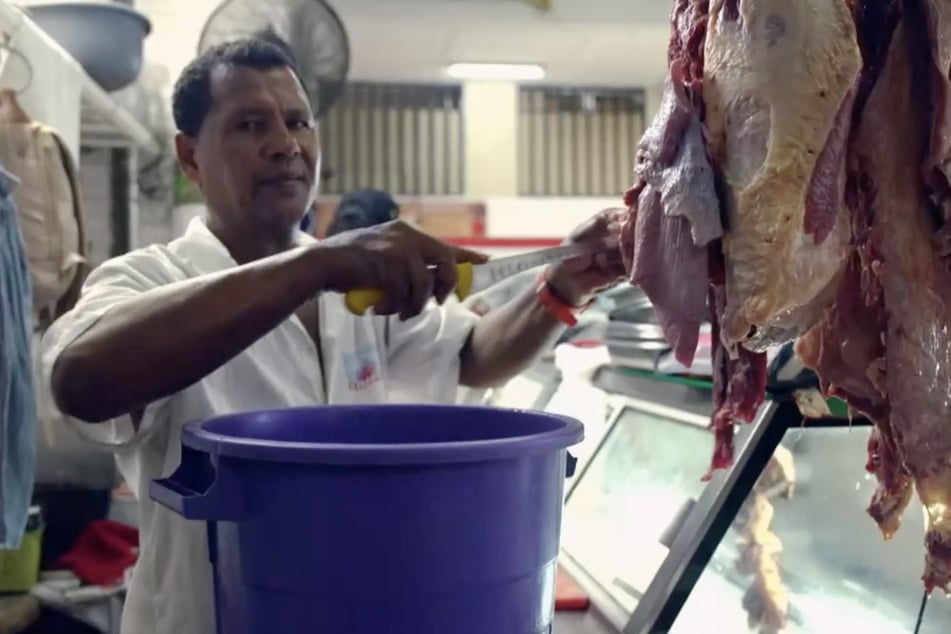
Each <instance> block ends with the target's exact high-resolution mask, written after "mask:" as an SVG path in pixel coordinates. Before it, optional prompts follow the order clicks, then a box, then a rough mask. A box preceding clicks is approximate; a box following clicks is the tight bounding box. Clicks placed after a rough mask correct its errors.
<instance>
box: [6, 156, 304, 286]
mask: <svg viewBox="0 0 951 634" xmlns="http://www.w3.org/2000/svg"><path fill="white" fill-rule="evenodd" d="M0 176H2V172H0ZM0 186H2V182H0ZM315 242H317V239H316V238H315V237H313V236H311V235H309V234H307V233H304V232H303V231H298V232H297V233H296V235H295V236H294V243H295V244H296V245H297V246H305V245H307V244H313V243H315ZM180 245H181V247H182V254H183V255H184V256H185V257H187V258H188V260H189V261H191V262H192V264H194V265H195V266H196V267H197V268H198V269H199V270H200V271H201V272H202V273H216V272H218V271H224V270H227V269H233V268H235V267H237V266H238V263H237V262H236V261H235V260H234V258H233V257H231V253H229V252H228V248H227V247H226V246H225V245H224V243H222V242H221V240H219V239H218V238H217V236H215V234H213V233H212V232H211V229H209V228H208V225H207V224H206V223H205V219H204V218H202V217H200V216H199V217H197V218H192V220H191V221H190V222H189V223H188V227H187V228H186V229H185V235H184V236H182V238H181V240H180Z"/></svg>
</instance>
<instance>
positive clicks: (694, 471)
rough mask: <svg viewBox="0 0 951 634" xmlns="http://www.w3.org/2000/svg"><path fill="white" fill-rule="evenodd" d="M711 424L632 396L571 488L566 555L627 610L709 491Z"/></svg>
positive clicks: (565, 530)
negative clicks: (679, 528) (673, 535)
mask: <svg viewBox="0 0 951 634" xmlns="http://www.w3.org/2000/svg"><path fill="white" fill-rule="evenodd" d="M706 423H707V421H706V419H705V418H703V417H700V416H697V415H694V414H689V413H686V412H677V411H676V410H667V409H665V408H664V407H663V406H658V405H657V404H654V403H650V402H644V401H635V400H626V401H625V402H624V404H623V405H622V406H620V407H619V408H618V409H617V411H616V413H615V415H614V420H613V422H612V423H611V425H610V428H609V430H608V431H607V433H606V434H605V435H604V437H603V439H602V441H601V443H600V444H599V446H598V447H597V449H596V451H595V452H594V454H593V455H592V456H591V458H590V460H589V461H588V462H587V464H586V465H585V466H584V468H583V469H582V470H580V472H579V473H578V474H577V476H576V477H577V482H576V483H575V484H574V486H573V487H572V488H571V490H570V492H569V495H568V499H567V501H566V505H565V515H564V521H563V523H562V538H561V543H562V551H563V552H562V561H563V562H564V561H566V560H569V561H570V562H572V564H573V565H569V568H572V567H574V568H576V569H580V572H582V573H583V575H584V576H585V577H586V578H587V579H590V580H591V581H592V582H594V583H596V584H597V585H598V586H599V588H600V590H601V591H602V592H603V593H605V594H606V595H607V596H608V597H609V598H610V599H611V600H612V601H613V602H614V603H615V604H616V606H617V607H618V608H619V611H621V612H624V613H626V614H627V615H629V614H630V613H631V612H633V610H634V609H635V608H636V606H637V603H638V600H639V599H640V597H641V596H642V594H643V592H644V590H645V589H646V588H647V586H648V585H649V584H650V582H651V579H652V578H653V576H654V574H655V572H656V571H657V568H658V567H659V566H660V564H661V562H662V561H663V560H664V558H665V557H666V556H667V553H668V547H667V546H666V545H665V543H667V541H668V536H669V534H670V531H671V530H672V528H674V527H676V526H677V525H678V524H679V522H680V521H681V520H682V517H683V514H684V513H685V512H686V511H688V510H689V509H690V508H691V506H692V504H693V502H694V501H695V500H696V499H697V497H698V496H699V495H700V493H701V492H702V491H703V489H704V486H705V484H704V483H703V482H702V481H701V477H702V476H703V474H704V471H703V469H704V467H705V465H706V464H707V463H708V461H709V458H710V455H711V451H712V446H713V437H712V435H711V434H710V433H709V431H708V430H707V429H706ZM608 616H610V615H608ZM624 622H626V618H625V619H624V620H623V622H622V623H621V624H620V625H621V626H623V623H624Z"/></svg>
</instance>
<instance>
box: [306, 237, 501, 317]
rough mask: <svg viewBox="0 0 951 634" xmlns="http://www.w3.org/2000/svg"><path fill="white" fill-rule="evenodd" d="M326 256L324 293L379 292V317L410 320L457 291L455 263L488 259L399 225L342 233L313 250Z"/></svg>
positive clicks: (476, 262)
mask: <svg viewBox="0 0 951 634" xmlns="http://www.w3.org/2000/svg"><path fill="white" fill-rule="evenodd" d="M317 248H319V249H320V250H321V251H324V252H325V253H326V254H327V255H328V258H327V265H326V267H327V269H326V270H325V271H321V277H322V279H323V280H324V287H325V289H326V290H330V291H336V292H339V293H346V292H347V291H352V290H355V289H360V288H379V289H381V290H383V294H384V297H385V299H384V301H383V303H382V304H380V305H378V306H375V307H374V311H375V312H376V314H378V315H394V314H398V315H399V316H400V317H402V318H403V319H408V318H410V317H415V316H416V315H418V314H419V313H420V312H422V310H423V308H424V307H425V306H426V302H428V301H429V299H430V298H432V297H435V298H436V301H438V302H439V303H440V304H441V303H443V302H444V301H445V300H446V298H447V297H448V296H449V294H450V293H451V292H452V291H453V289H454V288H455V287H456V264H457V263H460V262H471V263H473V264H481V263H482V262H485V261H486V260H487V259H488V258H487V256H485V255H483V254H481V253H476V252H475V251H470V250H468V249H462V248H459V247H454V246H452V245H449V244H446V243H444V242H441V241H440V240H437V239H436V238H434V237H432V236H430V235H427V234H425V233H423V232H421V231H419V230H417V229H414V228H413V227H411V226H410V225H408V224H406V223H405V222H403V221H401V220H394V221H392V222H387V223H384V224H382V225H377V226H374V227H368V228H366V229H359V230H355V231H346V232H343V233H340V234H337V235H335V236H333V237H332V238H328V239H327V240H324V241H323V242H321V243H320V245H319V246H318V247H317Z"/></svg>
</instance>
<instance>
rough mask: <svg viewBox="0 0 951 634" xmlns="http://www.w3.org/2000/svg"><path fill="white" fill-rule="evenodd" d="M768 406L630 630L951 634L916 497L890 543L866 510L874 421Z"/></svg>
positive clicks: (950, 608)
mask: <svg viewBox="0 0 951 634" xmlns="http://www.w3.org/2000/svg"><path fill="white" fill-rule="evenodd" d="M768 409H769V411H767V412H765V413H764V415H763V416H761V418H760V420H758V421H757V424H756V426H757V428H758V429H757V430H756V431H755V432H754V434H753V440H752V441H751V442H750V443H748V444H747V445H746V446H745V447H744V448H743V451H742V452H741V455H739V456H738V458H737V464H736V465H735V466H734V468H733V472H731V473H730V476H729V477H728V478H727V481H726V483H725V486H724V488H723V490H721V491H719V492H716V493H715V492H712V491H710V492H706V493H705V494H704V496H703V497H702V498H701V500H700V502H699V503H698V505H697V508H696V509H695V510H696V512H697V513H698V514H700V515H703V516H704V517H703V518H693V519H694V520H695V524H696V528H697V530H698V531H699V533H698V534H697V535H681V536H679V537H678V538H677V541H676V543H675V544H674V545H673V546H672V548H671V554H670V557H669V558H668V560H667V561H665V562H664V565H663V570H661V572H660V573H659V574H658V575H657V576H656V577H655V578H654V580H653V581H652V582H651V587H650V588H649V590H648V593H647V595H648V596H647V597H645V599H644V601H643V604H642V605H641V606H639V607H638V610H637V612H635V614H634V615H633V617H632V618H631V621H630V622H629V623H628V625H627V627H626V628H625V630H624V631H625V634H647V633H648V632H660V631H665V632H671V633H672V634H694V633H695V632H702V631H716V632H748V631H754V632H783V634H828V633H832V632H853V631H854V632H865V633H867V634H909V633H915V632H917V633H918V634H939V633H942V634H945V633H947V632H949V631H951V601H949V600H948V599H947V598H945V597H944V596H943V595H941V594H940V593H935V595H934V596H932V597H931V598H930V599H929V600H928V602H927V604H926V606H925V610H924V612H923V613H920V608H921V606H922V600H923V595H924V589H923V587H922V582H921V579H920V577H921V572H922V568H923V553H924V550H923V535H924V517H923V513H922V509H921V506H920V504H918V502H917V500H915V499H913V500H912V502H911V504H910V505H909V508H908V509H907V511H906V513H905V515H904V518H903V522H902V527H901V529H900V530H899V531H898V532H897V533H896V535H895V536H894V537H893V538H892V539H891V540H890V541H888V542H886V541H884V540H883V539H882V536H881V534H880V532H879V531H878V529H877V527H876V526H875V524H874V522H873V521H872V520H871V518H870V517H869V516H868V515H867V513H866V508H867V506H868V504H869V500H870V499H871V496H872V493H873V491H874V490H875V485H876V483H875V479H874V477H873V476H871V475H869V474H867V473H866V472H865V470H864V465H865V462H866V445H867V442H868V435H869V432H870V427H869V426H868V425H867V423H865V424H864V425H861V424H860V425H855V424H853V425H850V424H849V421H847V420H831V419H830V420H825V421H817V422H816V423H811V424H808V425H805V426H803V425H802V417H801V415H799V414H798V411H797V409H796V407H795V406H794V405H792V404H791V403H781V404H773V405H772V406H771V407H770V408H768ZM691 528H693V527H691ZM685 532H686V530H685ZM648 602H650V603H651V604H650V605H646V604H647V603H648Z"/></svg>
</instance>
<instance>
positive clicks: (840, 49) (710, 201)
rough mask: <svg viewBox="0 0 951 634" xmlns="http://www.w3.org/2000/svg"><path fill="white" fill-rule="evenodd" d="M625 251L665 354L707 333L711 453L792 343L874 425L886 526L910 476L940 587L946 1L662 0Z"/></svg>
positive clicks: (948, 463) (928, 570)
mask: <svg viewBox="0 0 951 634" xmlns="http://www.w3.org/2000/svg"><path fill="white" fill-rule="evenodd" d="M671 21H672V36H671V41H670V47H669V51H668V62H669V64H668V66H669V71H670V72H669V76H668V79H667V83H666V89H665V94H664V98H663V103H662V105H661V108H660V110H659V112H658V114H657V116H656V117H655V119H654V120H653V122H652V123H651V126H650V128H649V129H648V131H647V132H646V133H645V135H644V137H643V139H642V141H641V143H640V146H639V148H638V152H637V157H636V161H635V182H634V186H633V187H632V188H631V189H630V190H629V191H628V193H627V196H626V203H627V205H628V207H629V210H630V211H629V216H628V220H627V223H626V224H625V227H624V231H623V241H622V242H623V249H624V254H625V259H626V262H627V264H628V267H629V271H630V279H631V281H632V282H633V283H635V284H638V285H640V286H641V287H642V288H643V289H644V291H645V292H646V293H647V295H648V296H649V297H650V299H651V301H652V302H653V303H654V306H655V309H656V311H657V315H658V318H659V321H660V323H661V324H662V326H663V328H664V331H665V334H666V336H667V338H668V340H669V341H670V344H671V346H672V347H673V348H674V351H675V354H676V356H677V359H678V360H679V361H680V362H681V363H684V364H685V365H689V363H690V362H691V361H692V360H693V355H694V352H695V349H696V341H697V332H698V329H699V327H700V323H701V322H702V321H703V320H704V319H709V320H710V321H711V323H712V325H713V329H714V339H715V344H716V349H715V352H714V384H715V388H714V400H715V403H714V413H713V420H712V426H713V429H714V432H715V438H716V443H715V449H714V456H713V460H712V470H715V469H718V468H723V467H726V466H729V464H730V463H731V462H732V458H733V430H734V425H735V424H736V422H738V421H751V420H752V418H753V416H754V415H755V414H756V411H757V409H758V407H759V406H760V404H761V403H762V401H763V398H764V389H765V382H766V367H765V356H764V354H763V351H764V350H765V349H766V348H767V347H768V346H771V345H776V344H780V343H784V342H787V341H792V340H798V341H797V344H796V345H797V352H798V354H799V356H800V358H801V359H802V360H803V361H804V363H806V365H808V366H809V367H811V368H813V369H815V370H816V371H817V373H818V374H819V376H820V378H821V380H822V386H823V390H824V391H825V392H826V393H827V394H829V395H836V396H839V397H841V398H844V399H845V400H846V401H847V402H848V403H849V404H850V405H851V406H852V407H853V408H854V409H855V410H857V411H859V412H861V413H862V414H864V415H865V416H867V417H869V418H870V419H871V420H872V421H873V422H874V423H875V425H876V427H875V430H874V431H873V433H872V436H871V438H870V440H869V459H868V464H867V469H868V470H869V471H870V472H872V473H874V474H875V475H876V477H877V478H878V482H879V487H878V490H877V491H876V493H875V496H874V498H873V500H872V502H871V505H870V507H869V513H870V514H871V515H872V517H873V518H874V519H875V521H876V522H878V524H879V526H880V528H881V530H882V532H883V534H884V535H885V537H886V538H888V537H890V536H891V535H892V534H893V533H894V532H895V531H896V530H897V529H898V527H899V523H900V517H901V513H902V511H903V510H904V509H905V507H906V506H907V505H908V503H909V501H910V499H911V495H912V493H913V491H916V492H917V494H918V497H919V499H920V500H921V501H922V503H923V504H924V506H925V509H926V511H927V513H928V517H929V520H930V523H929V529H928V533H927V537H926V543H925V545H926V551H927V555H926V562H925V573H924V576H923V579H924V582H925V585H926V586H927V587H928V589H929V590H930V589H933V588H936V587H941V588H944V589H946V590H948V589H949V586H951V501H949V497H951V332H949V328H951V103H949V100H951V0H797V1H795V2H790V1H789V0H675V2H674V8H673V12H672V17H671Z"/></svg>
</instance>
